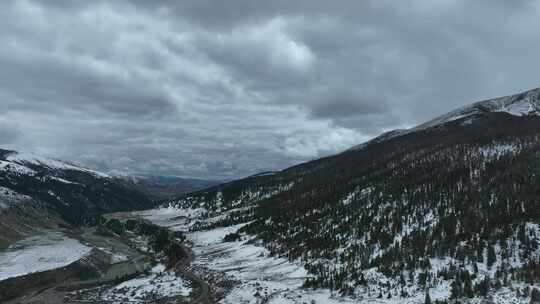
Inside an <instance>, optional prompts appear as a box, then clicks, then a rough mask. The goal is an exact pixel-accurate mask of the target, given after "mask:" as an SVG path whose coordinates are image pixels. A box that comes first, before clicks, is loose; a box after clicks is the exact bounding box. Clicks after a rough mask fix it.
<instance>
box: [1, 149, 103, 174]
mask: <svg viewBox="0 0 540 304" xmlns="http://www.w3.org/2000/svg"><path fill="white" fill-rule="evenodd" d="M6 161H8V162H11V163H14V164H18V165H22V166H29V165H30V166H31V165H34V166H40V167H47V168H49V169H53V170H75V171H81V172H85V173H90V174H93V175H96V176H98V177H102V178H108V177H109V176H108V175H107V174H105V173H101V172H97V171H94V170H90V169H86V168H83V167H81V166H78V165H74V164H71V163H68V162H64V161H60V160H56V159H52V158H46V157H42V156H38V155H35V154H32V153H23V152H15V151H12V152H11V153H10V154H9V155H8V156H7V157H6Z"/></svg>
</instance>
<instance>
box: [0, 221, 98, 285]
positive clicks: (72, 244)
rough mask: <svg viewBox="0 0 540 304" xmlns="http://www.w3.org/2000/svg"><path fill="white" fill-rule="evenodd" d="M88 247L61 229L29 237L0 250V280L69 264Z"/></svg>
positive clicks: (87, 249) (85, 251)
mask: <svg viewBox="0 0 540 304" xmlns="http://www.w3.org/2000/svg"><path fill="white" fill-rule="evenodd" d="M90 250H91V248H90V247H88V246H85V245H83V244H81V243H80V242H79V241H77V240H75V239H72V238H69V237H67V236H66V235H64V234H62V233H61V232H47V233H44V234H42V235H37V236H33V237H29V238H26V239H23V240H21V241H18V242H17V243H15V244H13V245H11V246H10V247H9V248H8V249H6V250H4V251H0V281H1V280H5V279H7V278H11V277H18V276H22V275H25V274H28V273H33V272H41V271H45V270H51V269H55V268H60V267H63V266H66V265H69V264H71V263H73V262H75V261H77V260H79V259H80V258H82V257H83V256H85V255H86V254H88V253H89V252H90Z"/></svg>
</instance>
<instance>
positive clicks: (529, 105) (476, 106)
mask: <svg viewBox="0 0 540 304" xmlns="http://www.w3.org/2000/svg"><path fill="white" fill-rule="evenodd" d="M486 112H506V113H508V114H511V115H514V116H525V115H538V113H539V112H540V88H536V89H533V90H529V91H525V92H522V93H519V94H514V95H509V96H504V97H498V98H494V99H488V100H483V101H479V102H476V103H473V104H472V105H467V106H464V107H462V108H459V109H457V110H454V111H452V112H449V113H447V114H444V115H442V116H439V117H437V118H435V119H433V120H430V121H428V122H426V123H423V124H421V125H419V126H417V127H414V128H413V129H411V130H413V131H418V130H424V129H427V128H430V127H434V126H437V125H441V124H444V123H447V122H450V121H453V120H457V119H460V118H464V117H468V116H472V115H475V114H482V113H486Z"/></svg>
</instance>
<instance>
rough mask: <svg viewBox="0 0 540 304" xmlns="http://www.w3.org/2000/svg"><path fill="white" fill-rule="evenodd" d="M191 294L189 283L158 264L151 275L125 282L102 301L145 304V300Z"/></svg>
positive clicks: (111, 290) (112, 289)
mask: <svg viewBox="0 0 540 304" xmlns="http://www.w3.org/2000/svg"><path fill="white" fill-rule="evenodd" d="M190 292H191V287H190V286H189V283H188V282H186V281H184V280H183V279H182V278H180V277H177V276H176V275H175V274H174V272H171V271H167V270H165V266H164V265H163V264H158V265H157V266H155V267H154V268H152V271H151V273H150V274H149V275H146V276H142V277H138V278H135V279H132V280H128V281H125V282H123V283H121V284H120V285H117V286H115V287H113V288H111V289H109V290H107V291H106V292H105V293H104V294H103V295H102V299H103V300H106V301H110V302H109V303H126V301H129V303H145V300H149V299H155V298H156V299H157V298H163V297H176V296H184V297H187V296H188V295H189V294H190Z"/></svg>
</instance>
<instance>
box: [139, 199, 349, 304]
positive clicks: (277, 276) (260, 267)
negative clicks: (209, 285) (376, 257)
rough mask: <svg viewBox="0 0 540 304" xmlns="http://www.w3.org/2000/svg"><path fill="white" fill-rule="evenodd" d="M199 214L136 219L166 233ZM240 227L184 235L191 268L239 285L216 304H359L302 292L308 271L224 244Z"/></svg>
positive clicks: (151, 213)
mask: <svg viewBox="0 0 540 304" xmlns="http://www.w3.org/2000/svg"><path fill="white" fill-rule="evenodd" d="M198 214H199V212H198V211H197V210H183V209H174V208H163V209H154V210H148V211H143V212H141V213H140V214H139V215H140V216H142V217H144V218H145V219H148V220H150V221H152V222H153V223H155V224H158V225H161V226H166V227H169V229H172V230H176V231H187V229H188V228H189V227H190V225H191V224H192V223H193V221H192V220H193V219H195V218H197V216H198ZM186 215H188V216H187V217H186ZM241 226H242V224H240V225H235V226H229V227H224V228H216V229H212V230H208V231H199V232H187V233H186V236H187V239H188V241H189V242H191V243H192V250H193V252H194V253H195V256H196V258H195V261H194V262H193V263H192V264H193V266H194V267H197V266H201V267H206V268H208V269H211V270H213V271H219V272H223V273H225V274H226V275H227V276H230V277H231V278H232V279H234V280H235V281H237V282H238V284H236V285H235V286H234V287H233V289H232V290H231V291H230V292H229V293H228V294H227V295H226V297H225V298H223V299H221V300H220V301H219V303H223V304H242V303H246V304H247V303H249V304H256V303H268V304H297V303H298V304H300V303H308V304H311V303H328V304H337V303H358V300H357V299H356V300H355V299H350V298H342V297H339V296H333V295H332V293H331V292H330V291H329V290H326V289H318V290H312V289H303V288H302V284H303V283H304V280H305V278H306V276H308V273H307V271H306V270H305V269H304V268H303V267H302V266H301V265H297V264H295V263H291V262H289V261H288V260H286V259H284V258H276V257H272V256H270V255H269V252H268V251H267V250H266V249H265V248H264V247H263V246H262V245H258V244H256V243H254V244H253V243H250V242H247V241H236V242H224V241H223V238H224V236H225V235H227V234H228V233H232V232H236V231H237V230H238V229H239V228H240V227H241Z"/></svg>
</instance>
